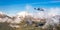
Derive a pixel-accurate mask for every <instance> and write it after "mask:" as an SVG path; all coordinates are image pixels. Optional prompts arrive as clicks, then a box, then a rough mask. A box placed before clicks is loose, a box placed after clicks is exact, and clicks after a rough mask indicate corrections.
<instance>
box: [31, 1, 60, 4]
mask: <svg viewBox="0 0 60 30" xmlns="http://www.w3.org/2000/svg"><path fill="white" fill-rule="evenodd" d="M49 3H60V1H48V2H36V3H32V4H49Z"/></svg>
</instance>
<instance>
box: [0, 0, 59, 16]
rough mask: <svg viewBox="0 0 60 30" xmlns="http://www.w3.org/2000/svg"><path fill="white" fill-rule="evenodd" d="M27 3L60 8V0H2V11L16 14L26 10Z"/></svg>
mask: <svg viewBox="0 0 60 30" xmlns="http://www.w3.org/2000/svg"><path fill="white" fill-rule="evenodd" d="M26 5H29V6H32V7H41V8H54V7H59V8H60V0H0V11H2V12H6V13H7V14H9V15H11V14H12V15H14V14H16V13H17V12H20V11H25V10H26ZM30 10H31V11H32V10H33V9H32V8H31V9H30Z"/></svg>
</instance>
